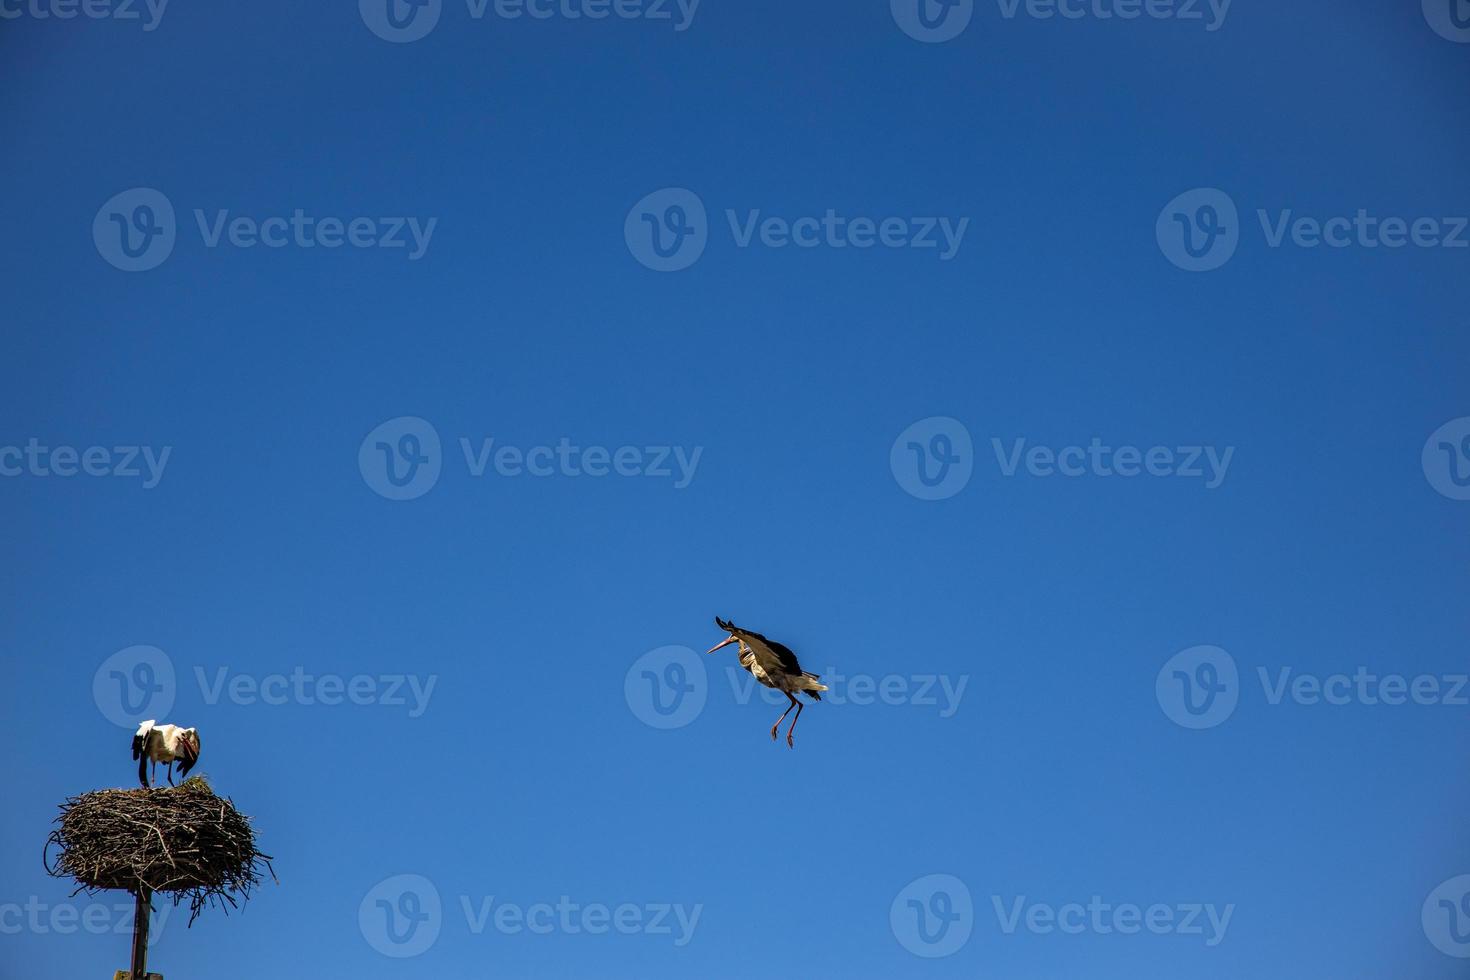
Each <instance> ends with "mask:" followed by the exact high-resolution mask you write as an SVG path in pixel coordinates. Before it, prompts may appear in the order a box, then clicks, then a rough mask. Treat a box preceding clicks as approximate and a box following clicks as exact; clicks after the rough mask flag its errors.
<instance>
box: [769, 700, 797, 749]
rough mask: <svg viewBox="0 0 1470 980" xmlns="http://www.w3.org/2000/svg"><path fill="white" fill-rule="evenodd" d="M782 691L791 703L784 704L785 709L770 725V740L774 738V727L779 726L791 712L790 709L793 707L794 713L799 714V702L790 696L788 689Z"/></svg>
mask: <svg viewBox="0 0 1470 980" xmlns="http://www.w3.org/2000/svg"><path fill="white" fill-rule="evenodd" d="M782 693H783V694H785V695H786V696H787V697H788V698H791V703H790V704H788V705H787V706H786V710H785V711H783V712H781V717H780V718H777V719H776V723H775V724H774V725H772V726H771V741H773V742H774V741H775V740H776V729H778V728H780V727H781V722H783V721H785V720H786V716H787V715H789V714H791V709H792V708H795V709H796V713H797V714H801V702H799V701H797V700H796V698H792V697H791V692H790V691H783V692H782Z"/></svg>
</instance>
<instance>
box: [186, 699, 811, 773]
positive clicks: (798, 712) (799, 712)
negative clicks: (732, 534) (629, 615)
mask: <svg viewBox="0 0 1470 980" xmlns="http://www.w3.org/2000/svg"><path fill="white" fill-rule="evenodd" d="M799 713H800V712H798V714H799ZM168 784H169V785H170V786H172V785H173V784H174V764H173V763H172V762H170V763H169V764H168Z"/></svg>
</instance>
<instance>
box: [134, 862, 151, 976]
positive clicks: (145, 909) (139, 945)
mask: <svg viewBox="0 0 1470 980" xmlns="http://www.w3.org/2000/svg"><path fill="white" fill-rule="evenodd" d="M152 894H153V893H152V892H151V891H150V890H149V889H148V888H147V887H146V886H144V885H139V886H138V892H137V896H138V900H137V904H136V906H135V907H134V911H133V972H132V980H148V919H149V917H150V913H151V912H152V910H153V907H152V904H151V903H150V901H149V899H150V898H151V897H152Z"/></svg>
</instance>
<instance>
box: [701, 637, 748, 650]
mask: <svg viewBox="0 0 1470 980" xmlns="http://www.w3.org/2000/svg"><path fill="white" fill-rule="evenodd" d="M738 639H739V637H737V636H736V635H735V634H734V633H731V634H730V635H729V636H727V637H725V638H724V639H723V640H721V641H720V642H719V643H716V644H715V645H714V646H712V647H710V648H709V649H708V650H706V651H704V652H705V653H714V652H715V651H716V650H718V649H719V648H720V647H727V646H729V645H730V644H732V643H734V642H735V641H737V640H738Z"/></svg>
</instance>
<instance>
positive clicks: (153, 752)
mask: <svg viewBox="0 0 1470 980" xmlns="http://www.w3.org/2000/svg"><path fill="white" fill-rule="evenodd" d="M133 758H134V759H137V760H138V782H139V783H141V784H142V785H143V788H144V789H147V788H148V763H149V762H152V763H153V778H154V780H157V779H158V764H159V763H160V762H163V763H166V764H167V765H168V784H169V785H170V786H172V785H173V784H174V763H175V762H177V763H178V764H179V778H180V779H183V778H184V777H185V776H187V775H189V770H190V769H193V768H194V763H196V762H198V761H199V733H198V732H197V731H195V730H194V729H192V728H180V727H179V726H178V725H159V724H157V723H155V722H154V720H153V719H152V718H149V719H148V720H147V721H145V722H143V724H141V725H139V726H138V733H137V734H136V735H134V736H133Z"/></svg>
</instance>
